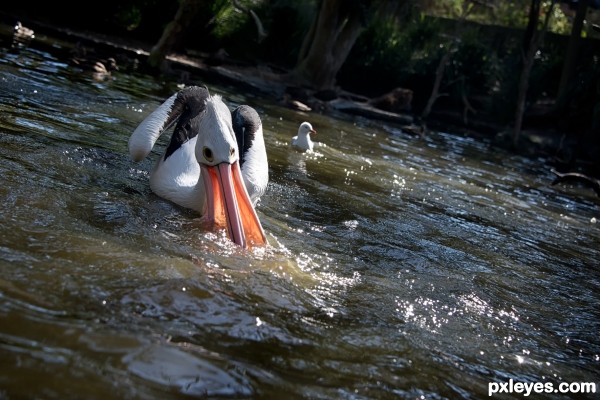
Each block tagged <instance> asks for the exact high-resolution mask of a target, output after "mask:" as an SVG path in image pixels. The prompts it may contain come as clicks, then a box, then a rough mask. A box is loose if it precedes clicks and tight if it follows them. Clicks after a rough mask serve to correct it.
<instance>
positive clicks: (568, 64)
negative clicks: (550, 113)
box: [556, 0, 590, 107]
mask: <svg viewBox="0 0 600 400" xmlns="http://www.w3.org/2000/svg"><path fill="white" fill-rule="evenodd" d="M589 4H590V0H579V2H578V5H577V14H575V19H574V20H573V27H572V28H571V36H570V37H569V45H568V47H567V54H566V55H565V61H564V63H563V68H562V74H561V76H560V84H559V85H558V94H557V96H556V99H557V103H558V104H559V105H561V104H565V103H566V99H565V95H566V94H567V92H568V89H569V83H570V82H571V79H572V77H573V73H574V72H575V67H576V65H577V61H578V60H577V58H578V57H577V56H578V54H579V47H580V46H581V31H582V29H583V21H584V20H585V16H586V14H587V9H588V6H589ZM559 107H560V106H559Z"/></svg>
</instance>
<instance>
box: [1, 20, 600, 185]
mask: <svg viewBox="0 0 600 400" xmlns="http://www.w3.org/2000/svg"><path fill="white" fill-rule="evenodd" d="M17 20H21V21H22V22H23V24H25V25H27V26H28V27H30V28H31V29H33V30H34V32H35V38H34V39H33V40H32V42H31V43H30V44H29V45H30V46H33V47H39V48H41V49H44V50H47V51H49V52H51V53H58V54H59V57H71V56H72V54H73V52H74V50H75V49H76V48H84V49H87V51H88V53H90V54H94V55H95V57H97V58H104V59H105V58H108V57H113V58H115V60H116V61H117V65H118V66H119V73H127V72H136V73H137V72H142V73H144V72H147V73H151V72H152V73H153V71H148V70H147V69H146V59H147V57H148V55H149V53H150V50H151V47H152V44H151V43H145V42H141V41H136V40H132V39H129V38H123V37H115V36H110V35H106V34H101V33H97V32H83V31H76V30H73V29H69V28H66V27H60V26H56V25H54V24H52V23H49V22H44V21H38V20H31V19H26V18H19V17H18V16H15V15H6V14H2V22H3V25H2V28H1V29H2V36H3V37H8V36H9V35H11V30H12V27H13V26H14V21H17ZM163 76H164V77H165V78H167V79H172V80H174V81H177V82H178V83H182V84H198V82H202V81H205V80H211V81H218V82H224V83H227V84H231V85H235V86H239V87H241V88H244V89H245V90H252V91H258V92H260V93H261V95H263V96H266V97H268V98H269V99H271V100H273V101H276V102H279V103H280V104H283V105H285V106H288V107H291V108H296V109H299V110H301V111H304V112H307V113H325V114H334V115H335V116H339V117H340V118H354V117H355V116H361V117H365V118H369V119H372V120H380V121H385V122H386V123H391V124H395V125H396V126H397V127H398V128H399V129H400V130H402V131H403V132H406V133H407V134H410V135H418V136H422V135H427V134H430V133H431V132H432V131H436V130H441V131H446V132H451V133H456V134H459V135H471V136H478V137H482V138H485V139H486V140H490V141H491V143H492V145H494V146H498V147H502V148H508V149H511V150H512V151H516V152H519V153H521V154H525V155H527V156H543V157H547V158H548V160H549V163H550V165H551V167H554V168H557V169H559V170H562V171H567V170H579V171H583V172H585V173H588V174H591V175H594V176H600V167H599V166H598V165H597V164H598V163H597V162H595V159H594V157H593V156H590V154H592V155H593V154H598V153H600V152H598V150H597V149H587V152H584V153H586V154H584V157H583V158H582V159H576V157H575V155H574V151H576V149H577V140H578V138H577V137H574V135H570V134H568V132H563V131H558V130H556V129H554V128H553V127H550V126H541V127H540V128H535V127H529V128H528V127H526V128H525V129H524V131H523V133H522V135H521V140H520V143H519V146H518V148H515V147H514V145H513V140H512V134H511V127H510V126H500V125H498V124H495V123H493V122H490V121H489V120H488V119H486V118H485V117H484V116H478V115H471V116H470V117H469V121H468V123H465V117H464V115H462V114H460V113H457V112H455V111H453V110H448V109H442V108H441V107H439V108H435V107H434V110H433V111H432V113H431V115H430V117H429V118H428V119H427V122H426V123H425V122H423V121H420V120H419V118H418V116H416V115H414V114H412V113H411V112H409V111H406V112H393V111H387V110H383V109H380V108H377V107H375V106H374V105H373V102H372V99H369V98H366V97H364V96H361V95H359V94H355V93H350V92H347V91H344V90H343V89H339V90H338V91H337V92H336V93H334V94H331V93H327V94H325V95H323V94H322V93H316V92H315V91H312V90H311V89H310V88H305V87H298V86H296V85H293V84H291V83H290V80H289V78H288V71H286V70H284V69H282V68H280V67H278V66H274V65H268V64H251V63H247V62H241V61H239V60H235V59H231V58H230V57H228V55H227V54H226V52H224V51H223V52H219V53H216V54H206V53H200V52H188V53H187V54H171V55H170V56H169V57H168V69H167V70H165V71H163Z"/></svg>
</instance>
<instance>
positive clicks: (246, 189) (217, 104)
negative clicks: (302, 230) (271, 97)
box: [129, 86, 269, 248]
mask: <svg viewBox="0 0 600 400" xmlns="http://www.w3.org/2000/svg"><path fill="white" fill-rule="evenodd" d="M173 125H175V128H174V130H173V133H172V136H171V141H170V143H169V145H168V147H167V148H166V149H165V152H164V154H163V155H162V156H161V158H160V159H158V160H157V162H156V164H155V165H154V167H153V169H152V171H151V172H150V188H151V189H152V191H153V192H154V193H156V194H157V195H158V196H160V197H163V198H165V199H167V200H170V201H172V202H173V203H175V204H178V205H180V206H182V207H185V208H188V209H192V210H195V211H197V212H198V213H200V215H202V219H203V220H205V221H206V222H208V223H209V224H211V225H212V226H215V227H223V226H225V227H226V229H227V232H228V235H229V237H230V238H231V240H232V241H233V242H235V243H236V244H238V245H240V246H242V247H244V248H245V247H248V246H251V245H264V244H266V237H265V233H264V231H263V228H262V226H261V224H260V221H259V219H258V216H257V214H256V211H255V208H254V207H255V205H256V203H257V202H258V200H259V198H260V196H261V195H262V194H263V193H264V191H265V189H266V187H267V183H268V180H269V172H268V162H267V152H266V149H265V142H264V139H263V131H262V123H261V120H260V117H259V116H258V113H257V112H256V111H255V110H254V109H253V108H252V107H249V106H246V105H241V106H239V107H237V108H236V109H235V110H234V111H233V112H231V111H230V110H229V108H228V107H227V105H226V104H225V103H224V102H223V99H222V98H221V96H219V95H210V94H209V93H208V90H207V89H205V88H201V87H197V86H191V87H187V88H185V89H182V90H180V91H179V92H177V93H176V94H174V95H172V96H171V97H169V98H168V99H167V100H166V101H165V102H164V103H163V104H161V105H160V106H159V107H158V108H157V109H156V110H154V111H153V112H152V113H151V114H150V115H148V116H147V117H146V118H145V119H144V120H143V121H142V122H141V123H140V124H139V125H138V127H137V128H136V129H135V130H134V132H133V133H132V134H131V137H130V138H129V154H130V156H131V158H132V159H133V160H134V161H141V160H143V159H144V158H145V157H146V156H147V155H148V154H149V153H150V151H151V150H152V147H153V146H154V143H155V142H156V141H157V140H158V138H159V136H160V135H161V134H162V133H164V132H165V131H167V130H168V129H169V128H170V127H172V126H173Z"/></svg>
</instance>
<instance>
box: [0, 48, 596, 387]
mask: <svg viewBox="0 0 600 400" xmlns="http://www.w3.org/2000/svg"><path fill="white" fill-rule="evenodd" d="M2 56H3V57H2V58H1V60H0V69H1V71H2V74H0V80H1V82H0V83H1V85H2V87H3V90H2V91H1V92H0V110H1V112H2V117H1V118H0V159H1V160H2V162H1V163H0V176H1V177H2V185H0V199H1V200H2V204H3V207H2V208H1V209H0V222H1V223H0V226H1V228H0V236H1V238H2V240H1V242H0V255H1V257H0V265H1V268H2V271H3V274H2V276H1V277H0V298H1V299H2V301H1V302H0V320H1V323H0V397H7V398H22V397H35V398H47V399H54V398H56V399H65V398H144V399H147V398H161V399H165V398H181V395H182V394H184V395H189V396H191V397H217V398H222V397H230V398H279V397H284V396H287V397H290V396H291V397H293V398H352V399H362V398H365V399H366V398H377V399H383V398H390V399H391V398H398V397H399V398H416V397H420V396H424V397H427V398H430V397H431V398H457V397H465V398H480V397H484V396H487V393H488V383H489V382H506V381H508V380H509V379H511V378H512V379H514V380H515V381H522V382H553V383H556V384H558V383H559V382H561V381H565V382H586V381H590V382H591V381H597V378H598V374H597V371H598V365H599V363H600V340H599V339H598V335H597V333H598V332H599V330H600V323H599V322H598V321H600V313H599V310H600V307H599V303H600V298H599V297H598V290H597V289H598V286H599V283H600V282H599V269H598V266H599V262H598V260H599V257H600V249H599V247H598V243H600V240H599V239H600V233H599V230H598V225H597V224H595V223H593V221H595V218H598V201H597V199H596V198H594V197H593V193H587V192H585V191H584V190H583V189H578V188H558V187H550V186H549V184H548V182H550V181H551V179H552V177H551V176H550V173H549V170H548V168H546V166H545V165H544V160H542V159H525V158H521V157H519V156H515V155H512V154H508V153H504V152H502V151H501V150H498V149H495V148H493V147H492V146H491V145H490V144H489V143H486V142H485V141H484V140H481V139H473V138H470V137H467V136H461V135H455V134H448V133H443V132H439V133H434V134H432V135H430V136H429V137H426V138H415V137H411V136H409V135H406V134H404V133H403V132H401V131H400V130H398V129H397V128H395V127H394V126H391V125H388V124H385V123H380V122H375V121H368V120H365V119H361V118H358V119H353V120H341V119H333V118H330V117H327V116H324V115H319V114H310V115H307V114H302V113H298V112H294V111H291V110H288V109H283V108H280V107H279V106H277V105H275V104H271V103H269V102H268V101H263V100H261V99H260V97H257V96H253V95H251V94H245V93H237V92H236V91H235V90H234V89H233V88H230V87H223V86H214V85H211V83H210V82H199V83H200V84H204V83H206V84H207V85H208V86H209V88H210V90H211V92H215V93H220V94H222V95H223V96H224V98H225V99H229V100H230V102H231V104H230V105H231V106H234V105H237V104H239V103H243V102H248V103H249V104H251V105H252V106H255V107H256V108H257V109H258V110H259V113H260V115H261V117H262V119H263V125H264V132H265V138H266V142H267V150H268V154H269V164H270V178H271V179H270V183H269V187H268V190H267V193H266V194H265V196H264V197H263V198H262V199H261V201H260V203H259V206H258V213H259V216H260V218H261V221H262V223H263V226H264V228H265V231H266V232H267V236H268V241H269V246H268V247H267V248H265V249H255V250H253V251H242V250H240V249H238V248H236V247H235V246H234V245H232V244H230V243H229V241H228V240H227V239H226V238H225V237H224V236H223V234H222V233H210V232H206V231H204V230H203V229H202V228H201V226H200V224H199V223H198V222H197V221H196V217H197V216H196V215H194V214H193V213H192V212H190V211H187V210H183V209H181V208H179V207H177V206H174V205H172V204H170V203H168V202H166V201H164V200H162V199H160V198H158V197H157V196H155V195H154V194H152V192H151V191H150V190H149V187H148V171H149V170H150V169H151V168H152V165H153V163H154V161H155V159H156V157H158V156H159V154H161V153H162V149H163V148H164V146H165V145H166V142H167V140H168V138H166V137H163V138H161V139H160V140H159V142H158V146H157V147H156V148H155V149H154V151H153V152H152V154H151V156H150V157H149V158H148V159H146V160H144V161H143V162H141V163H138V164H135V163H132V162H131V161H130V159H129V157H128V154H127V140H128V138H129V135H130V134H131V132H132V131H133V130H134V129H135V127H136V126H137V124H138V123H139V122H140V121H141V120H142V119H143V117H144V116H145V115H147V114H148V113H150V112H151V111H152V110H153V109H154V108H155V107H156V106H157V105H158V104H160V103H161V102H162V101H163V100H164V99H165V98H166V97H167V96H168V95H169V94H171V93H173V92H175V91H176V90H177V85H176V82H166V83H160V82H157V81H155V80H152V79H150V78H149V77H146V76H143V75H137V74H124V73H122V74H119V73H115V74H114V76H113V77H112V78H111V79H108V80H104V81H101V82H98V81H96V80H94V79H93V77H91V76H89V75H86V74H85V73H84V72H83V71H74V70H72V69H71V68H70V67H69V66H68V65H67V64H65V63H63V62H62V61H61V60H59V59H57V58H55V57H54V56H53V55H51V54H48V53H45V52H43V51H39V50H35V49H31V48H30V49H26V50H25V51H22V52H21V53H17V54H15V53H11V52H8V51H6V50H3V54H2ZM231 99H232V100H231ZM304 120H310V121H311V122H312V124H313V126H315V128H316V129H317V130H318V132H319V135H318V137H317V138H315V139H316V140H318V141H320V142H322V143H323V144H325V145H324V146H321V147H319V148H317V150H316V151H315V152H313V153H298V152H295V151H292V150H291V149H290V147H289V140H290V139H291V136H293V135H294V134H295V132H296V130H297V127H298V125H299V123H301V122H302V121H304Z"/></svg>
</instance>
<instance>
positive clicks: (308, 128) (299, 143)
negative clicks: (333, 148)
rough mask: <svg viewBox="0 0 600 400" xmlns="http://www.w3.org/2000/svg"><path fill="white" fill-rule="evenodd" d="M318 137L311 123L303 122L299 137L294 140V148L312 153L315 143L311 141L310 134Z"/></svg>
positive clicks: (299, 129)
mask: <svg viewBox="0 0 600 400" xmlns="http://www.w3.org/2000/svg"><path fill="white" fill-rule="evenodd" d="M311 133H312V134H313V135H316V134H317V131H316V130H314V129H313V127H312V125H311V124H310V123H309V122H303V123H301V124H300V127H299V128H298V135H297V136H294V137H293V138H292V146H293V147H294V148H296V149H298V150H301V151H312V149H313V148H314V146H315V143H314V142H313V141H312V140H310V134H311Z"/></svg>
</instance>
